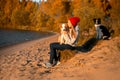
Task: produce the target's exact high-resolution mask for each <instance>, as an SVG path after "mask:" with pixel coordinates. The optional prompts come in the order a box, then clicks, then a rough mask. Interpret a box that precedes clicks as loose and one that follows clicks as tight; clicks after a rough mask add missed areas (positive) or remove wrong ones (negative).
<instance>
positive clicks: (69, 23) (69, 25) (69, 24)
mask: <svg viewBox="0 0 120 80" xmlns="http://www.w3.org/2000/svg"><path fill="white" fill-rule="evenodd" d="M68 27H69V28H71V27H73V25H72V24H71V22H70V20H68Z"/></svg>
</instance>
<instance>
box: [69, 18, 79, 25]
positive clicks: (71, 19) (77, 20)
mask: <svg viewBox="0 0 120 80" xmlns="http://www.w3.org/2000/svg"><path fill="white" fill-rule="evenodd" d="M69 20H70V22H71V23H72V25H73V26H74V27H75V26H76V25H77V23H78V22H79V21H80V18H78V17H71V18H69Z"/></svg>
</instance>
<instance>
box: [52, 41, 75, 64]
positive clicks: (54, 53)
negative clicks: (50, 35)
mask: <svg viewBox="0 0 120 80" xmlns="http://www.w3.org/2000/svg"><path fill="white" fill-rule="evenodd" d="M65 49H69V50H74V49H75V47H73V46H71V45H68V44H60V43H58V42H55V43H51V44H50V63H51V64H53V60H55V61H57V60H58V58H57V50H65Z"/></svg>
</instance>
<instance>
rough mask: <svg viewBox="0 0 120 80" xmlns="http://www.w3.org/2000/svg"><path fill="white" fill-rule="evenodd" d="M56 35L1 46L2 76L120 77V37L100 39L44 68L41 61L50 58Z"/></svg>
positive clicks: (13, 79) (24, 79) (48, 79)
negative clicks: (92, 44)
mask: <svg viewBox="0 0 120 80" xmlns="http://www.w3.org/2000/svg"><path fill="white" fill-rule="evenodd" d="M57 37H58V34H57V35H53V36H50V37H47V38H42V39H38V40H34V41H29V42H25V43H21V44H17V45H13V46H9V47H6V48H2V49H0V80H120V76H119V75H120V37H115V38H113V39H111V40H105V41H100V42H99V43H98V44H97V45H96V46H95V47H94V48H93V49H92V50H91V51H89V52H87V53H83V52H79V53H78V54H76V55H75V56H74V57H73V58H71V59H69V60H67V61H66V62H63V63H61V64H60V65H58V66H55V67H53V68H44V67H42V66H41V65H40V64H41V63H44V62H46V61H48V60H49V54H48V52H49V44H50V43H51V42H55V41H57ZM38 64H39V65H38Z"/></svg>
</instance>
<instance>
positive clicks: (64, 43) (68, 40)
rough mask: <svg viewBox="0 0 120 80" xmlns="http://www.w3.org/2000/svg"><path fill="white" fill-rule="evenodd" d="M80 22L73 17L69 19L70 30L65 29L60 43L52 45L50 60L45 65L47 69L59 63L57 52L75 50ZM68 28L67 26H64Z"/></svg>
mask: <svg viewBox="0 0 120 80" xmlns="http://www.w3.org/2000/svg"><path fill="white" fill-rule="evenodd" d="M79 21H80V19H79V18H78V17H71V18H69V19H68V23H67V25H68V30H67V29H66V30H65V29H63V30H62V32H61V33H62V34H61V38H60V40H61V41H60V42H54V43H51V44H50V60H49V62H47V63H45V65H44V66H45V67H47V68H49V67H52V66H54V65H56V64H57V63H58V58H57V50H65V49H69V50H74V49H75V46H76V44H77V42H78V38H79V27H78V25H77V23H78V22H79ZM62 26H64V27H66V25H64V24H63V25H62Z"/></svg>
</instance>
